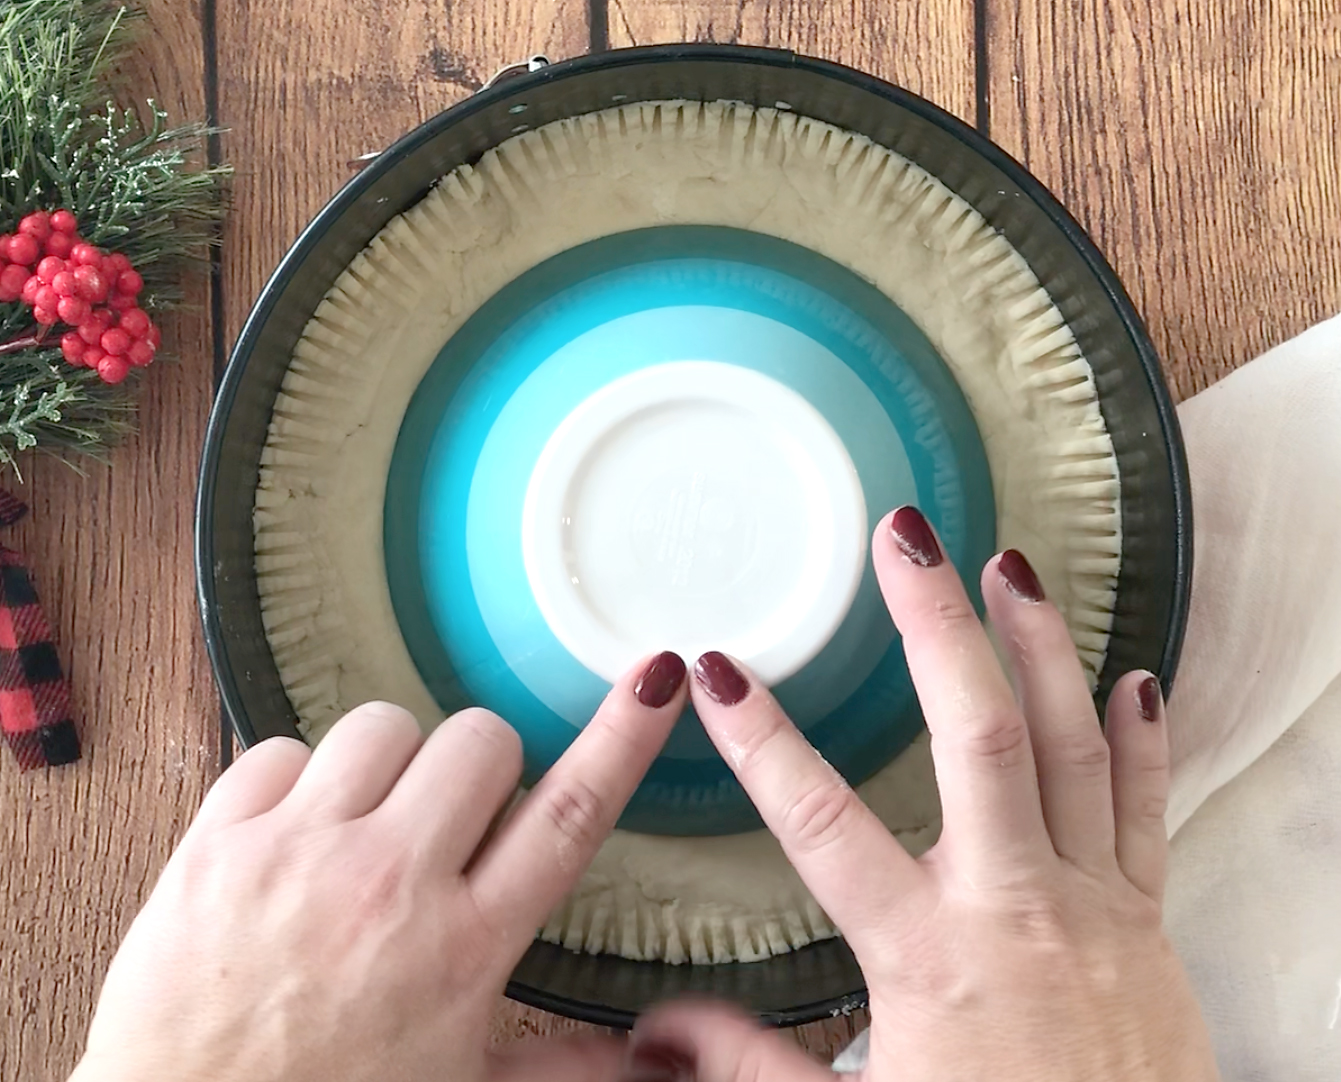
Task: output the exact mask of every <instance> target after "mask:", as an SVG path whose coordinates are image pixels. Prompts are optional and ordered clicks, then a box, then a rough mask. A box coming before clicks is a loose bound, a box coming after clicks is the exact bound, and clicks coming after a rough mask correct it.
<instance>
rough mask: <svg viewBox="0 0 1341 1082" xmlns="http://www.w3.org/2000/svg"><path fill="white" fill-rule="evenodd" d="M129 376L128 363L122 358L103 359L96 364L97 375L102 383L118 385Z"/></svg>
mask: <svg viewBox="0 0 1341 1082" xmlns="http://www.w3.org/2000/svg"><path fill="white" fill-rule="evenodd" d="M129 374H130V362H129V361H128V360H126V359H125V358H124V357H104V358H103V359H102V360H100V361H99V362H98V375H100V376H101V377H102V381H103V382H104V383H120V382H121V381H122V380H123V379H125V378H126V376H128V375H129Z"/></svg>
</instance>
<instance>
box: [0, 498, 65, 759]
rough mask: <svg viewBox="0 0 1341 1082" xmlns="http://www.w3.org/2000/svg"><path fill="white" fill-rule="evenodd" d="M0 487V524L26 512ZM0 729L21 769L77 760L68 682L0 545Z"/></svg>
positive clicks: (37, 610)
mask: <svg viewBox="0 0 1341 1082" xmlns="http://www.w3.org/2000/svg"><path fill="white" fill-rule="evenodd" d="M27 511H28V507H27V505H26V504H24V502H23V501H22V500H19V499H17V498H16V497H14V496H11V495H10V494H9V493H8V492H5V491H4V490H3V489H0V526H8V525H10V524H11V523H14V522H17V521H18V520H19V519H21V518H23V516H24V515H25V514H26V513H27ZM0 729H3V730H4V733H5V740H6V741H7V742H8V743H9V746H10V748H12V749H13V751H14V757H15V758H16V759H18V761H19V767H20V769H22V770H32V769H33V768H34V767H39V766H59V765H61V764H62V763H72V762H74V761H75V760H76V759H78V758H79V734H78V733H77V732H76V731H75V724H74V720H73V719H72V718H71V717H70V685H69V684H67V683H66V682H65V674H64V673H62V672H61V662H60V657H59V655H58V654H57V653H56V643H55V641H54V640H53V639H52V636H51V625H50V624H48V623H47V617H46V614H45V613H44V612H43V611H42V606H41V604H39V602H38V600H37V591H36V590H34V589H33V580H32V578H31V577H30V576H29V574H28V568H27V567H26V566H24V562H23V557H22V556H20V555H19V554H18V553H17V552H15V551H14V550H13V549H9V548H5V547H4V546H3V545H0Z"/></svg>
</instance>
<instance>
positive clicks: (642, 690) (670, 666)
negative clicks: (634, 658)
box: [633, 650, 685, 708]
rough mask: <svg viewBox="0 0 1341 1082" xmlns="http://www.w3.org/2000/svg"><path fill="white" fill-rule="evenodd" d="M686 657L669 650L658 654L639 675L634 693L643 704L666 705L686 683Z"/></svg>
mask: <svg viewBox="0 0 1341 1082" xmlns="http://www.w3.org/2000/svg"><path fill="white" fill-rule="evenodd" d="M684 674H685V667H684V659H683V658H682V657H680V655H679V654H675V653H672V652H671V651H669V650H667V651H665V652H664V653H660V654H657V656H656V657H654V658H653V659H652V660H651V661H650V662H649V663H648V665H647V668H645V669H644V670H643V674H642V676H640V677H638V683H637V684H635V685H634V687H633V694H634V695H636V696H637V697H638V701H639V702H640V703H642V704H643V706H650V707H653V708H656V707H659V706H665V705H666V704H667V703H668V702H670V701H671V700H672V699H673V698H675V693H676V692H677V691H679V690H680V685H681V684H683V683H684Z"/></svg>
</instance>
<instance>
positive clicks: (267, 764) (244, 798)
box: [196, 736, 312, 822]
mask: <svg viewBox="0 0 1341 1082" xmlns="http://www.w3.org/2000/svg"><path fill="white" fill-rule="evenodd" d="M311 758H312V749H311V748H310V747H308V746H307V744H305V743H303V741H301V740H298V739H296V738H295V737H291V736H272V737H269V738H267V739H265V740H262V741H260V742H259V743H256V744H253V745H252V746H251V747H250V748H248V749H247V750H246V751H244V752H243V753H242V754H241V755H239V756H238V757H237V758H236V759H235V760H234V761H233V764H232V765H231V766H230V767H229V768H228V769H227V770H225V771H224V772H223V773H222V774H221V775H220V776H219V778H218V780H217V781H215V783H214V784H213V785H212V786H211V787H210V790H209V792H208V793H206V794H205V799H204V801H203V802H202V803H201V806H200V811H199V812H198V813H197V816H196V820H197V821H198V822H199V821H207V822H208V821H215V822H239V821H241V820H243V819H253V818H255V817H256V816H258V815H263V814H264V813H265V812H267V811H270V810H271V809H273V808H274V807H275V806H276V805H278V804H279V802H280V801H281V800H283V799H284V797H285V796H287V795H288V794H289V792H290V791H291V790H292V789H293V787H294V785H295V784H296V783H297V781H298V778H299V777H300V776H301V775H302V773H303V771H304V770H305V769H306V768H307V764H308V761H309V760H310V759H311Z"/></svg>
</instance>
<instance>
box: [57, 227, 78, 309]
mask: <svg viewBox="0 0 1341 1082" xmlns="http://www.w3.org/2000/svg"><path fill="white" fill-rule="evenodd" d="M64 235H65V234H64V233H62V234H61V236H64ZM51 288H52V289H54V290H55V291H56V292H57V293H59V294H60V295H61V296H62V297H73V296H74V295H75V294H76V293H78V292H79V279H78V278H76V277H75V276H74V272H73V271H68V270H63V271H61V272H60V274H58V275H56V277H55V278H53V279H51Z"/></svg>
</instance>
